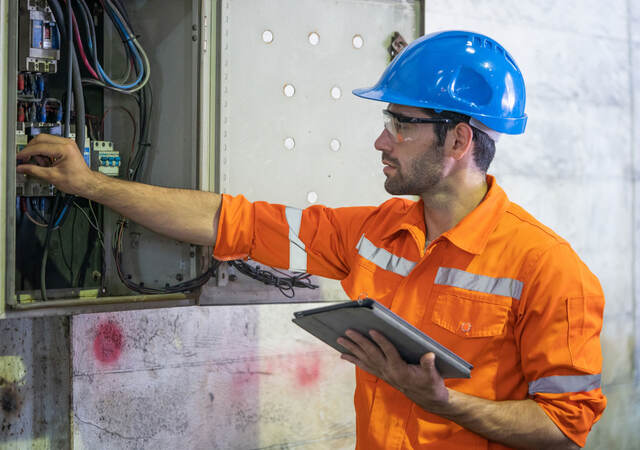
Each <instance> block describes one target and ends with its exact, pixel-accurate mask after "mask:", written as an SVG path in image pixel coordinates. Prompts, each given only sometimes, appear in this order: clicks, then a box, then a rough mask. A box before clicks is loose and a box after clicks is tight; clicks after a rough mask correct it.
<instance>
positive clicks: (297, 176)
mask: <svg viewBox="0 0 640 450" xmlns="http://www.w3.org/2000/svg"><path fill="white" fill-rule="evenodd" d="M219 14H220V35H219V39H220V83H219V86H218V89H219V92H220V121H219V127H220V129H219V133H218V142H219V147H220V149H219V158H218V160H217V167H216V169H217V177H216V179H218V180H219V183H218V184H217V185H215V186H212V187H214V188H215V189H219V191H220V192H223V193H228V194H232V195H237V194H243V195H244V196H245V197H247V198H248V199H249V200H251V201H257V200H264V201H270V202H274V203H281V204H287V205H290V206H295V207H298V208H305V207H307V206H310V205H312V204H323V205H326V206H330V207H338V206H354V205H377V204H380V203H382V202H383V201H385V200H386V199H387V198H388V194H387V193H386V192H385V190H384V175H383V173H382V165H381V162H380V155H379V152H377V151H376V150H375V149H374V148H373V142H374V141H375V139H376V137H377V136H378V135H379V133H380V132H381V130H382V114H381V110H382V109H383V108H385V107H386V105H385V104H384V103H380V102H373V101H365V100H362V99H359V98H357V97H355V96H354V95H353V94H352V93H351V91H352V90H353V89H355V88H359V87H365V86H371V85H373V84H374V83H375V82H376V81H377V80H378V78H379V76H380V75H381V74H382V72H383V70H384V68H385V67H386V65H387V64H388V63H389V61H390V52H389V46H390V43H391V38H392V35H393V33H394V32H399V33H400V34H401V35H402V36H403V37H404V39H405V40H406V41H407V42H411V41H412V40H413V39H415V38H417V37H418V36H420V35H422V34H423V31H424V4H423V2H422V1H410V0H338V1H332V2H330V6H329V5H328V4H327V2H318V1H315V0H256V1H223V2H221V4H220V12H219ZM227 275H231V278H230V279H232V280H235V281H233V282H228V283H226V286H225V287H224V288H220V287H218V288H211V289H206V290H205V291H204V292H203V294H202V296H201V298H200V301H201V303H217V304H219V303H255V302H267V303H268V302H281V301H291V300H289V299H287V298H286V297H284V296H283V295H282V294H281V293H280V292H278V290H277V289H270V290H269V289H265V288H264V287H261V286H260V285H259V284H256V283H255V282H254V281H252V280H247V279H246V278H245V277H243V276H241V275H237V274H236V273H235V270H234V269H229V272H228V274H227ZM227 279H228V278H227ZM223 281H224V280H223ZM315 282H317V283H318V284H319V285H320V289H316V290H308V289H296V290H295V299H294V300H295V301H319V300H342V299H346V297H345V294H344V292H343V291H342V289H341V287H340V286H339V284H338V283H337V282H335V281H333V280H326V279H318V278H315Z"/></svg>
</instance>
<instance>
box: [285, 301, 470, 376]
mask: <svg viewBox="0 0 640 450" xmlns="http://www.w3.org/2000/svg"><path fill="white" fill-rule="evenodd" d="M292 320H293V322H294V323H295V324H296V325H298V326H300V327H302V328H304V329H305V330H307V331H308V332H309V333H311V334H313V335H314V336H315V337H317V338H318V339H320V340H321V341H323V342H325V343H326V344H329V345H330V346H331V347H333V348H335V349H336V350H338V351H339V352H341V353H349V351H348V350H347V349H346V348H344V347H342V346H341V345H340V344H338V343H337V342H336V341H337V339H338V338H339V337H341V336H342V337H344V336H345V334H344V333H345V331H347V330H354V331H357V332H358V333H360V334H362V335H364V336H367V337H369V331H370V330H376V331H378V332H380V333H382V334H383V335H384V336H385V337H386V338H387V339H389V341H391V342H392V343H393V345H395V347H396V348H397V349H398V352H399V353H400V356H402V358H403V359H404V360H405V361H406V362H408V363H410V364H420V358H421V357H422V355H424V354H425V353H429V352H433V353H435V355H436V368H437V369H438V372H440V375H441V376H442V377H443V378H470V377H471V369H472V368H473V366H472V365H471V364H469V363H468V362H467V361H465V360H464V359H462V358H460V357H459V356H458V355H456V354H455V353H453V352H452V351H451V350H449V349H448V348H446V347H444V346H443V345H441V344H440V343H438V342H436V341H435V340H433V339H431V338H430V337H429V336H427V335H426V334H424V333H423V332H422V331H420V330H418V329H417V328H416V327H414V326H413V325H411V324H409V323H408V322H406V321H405V320H404V319H402V318H401V317H400V316H398V315H396V314H395V313H393V312H391V311H390V310H389V309H387V308H385V307H384V306H383V305H381V304H380V303H378V302H376V301H375V300H372V299H370V298H366V299H364V300H357V301H350V302H344V303H337V304H333V305H329V306H323V307H320V308H313V309H307V310H304V311H297V312H295V313H294V318H293V319H292Z"/></svg>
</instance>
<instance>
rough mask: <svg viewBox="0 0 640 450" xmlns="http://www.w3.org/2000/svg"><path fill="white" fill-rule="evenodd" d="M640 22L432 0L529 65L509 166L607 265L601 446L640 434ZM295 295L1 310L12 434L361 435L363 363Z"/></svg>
mask: <svg viewBox="0 0 640 450" xmlns="http://www.w3.org/2000/svg"><path fill="white" fill-rule="evenodd" d="M639 26H640V2H637V1H631V0H629V1H625V0H611V1H609V2H601V1H598V0H579V1H578V0H573V1H564V2H557V1H548V0H543V1H533V0H527V1H519V2H504V1H499V0H474V1H471V0H457V1H455V2H452V1H445V0H426V28H427V32H430V31H435V30H439V29H445V28H460V29H465V28H468V29H473V30H476V31H480V32H484V33H486V34H489V35H491V36H492V37H495V38H496V39H497V40H499V41H500V42H501V43H502V44H503V45H504V46H505V47H506V48H508V49H509V50H510V52H511V53H512V54H513V55H514V56H515V58H516V60H517V61H518V63H519V64H520V66H521V68H522V70H523V72H524V75H525V79H526V81H527V84H528V94H529V95H528V106H527V110H528V114H529V116H530V119H529V124H528V128H527V133H526V134H525V135H524V136H522V137H508V138H504V139H503V141H501V142H500V145H499V146H498V154H497V157H496V161H495V163H494V168H493V173H494V174H495V175H496V176H497V177H498V181H499V182H500V183H501V184H502V186H503V187H504V188H505V190H506V191H507V193H508V194H509V195H510V197H511V199H512V200H513V201H516V202H518V203H520V204H521V205H522V206H524V207H525V208H527V209H528V210H530V211H531V212H532V213H533V214H534V215H536V216H537V217H538V218H539V219H540V220H542V221H543V222H545V223H546V224H548V225H549V226H551V227H552V228H554V229H555V230H556V231H557V232H559V233H560V234H561V235H563V236H564V237H566V238H567V239H568V240H569V241H570V242H571V243H572V245H573V246H574V248H575V249H576V250H577V252H578V253H579V254H580V255H581V257H582V258H583V259H584V261H585V262H586V263H587V264H588V265H589V266H590V267H591V269H592V270H593V271H594V272H595V273H596V274H597V275H598V276H599V277H600V280H601V282H602V285H603V288H604V291H605V294H606V296H607V307H606V310H605V326H604V330H603V333H602V343H603V352H604V357H605V365H604V378H603V381H604V390H605V393H606V394H607V396H608V398H609V406H608V408H607V410H606V412H605V414H604V416H603V419H602V420H601V421H600V422H599V423H598V424H597V425H596V426H595V428H594V430H593V431H592V433H591V436H590V438H589V441H588V445H587V447H588V448H591V449H604V448H606V449H634V448H640V432H638V430H637V424H638V423H640V406H638V405H640V392H639V391H638V389H637V387H636V385H637V382H638V381H640V371H638V364H639V363H640V334H639V330H640V310H639V309H638V308H637V306H636V304H637V303H636V302H637V299H636V297H637V293H638V292H640V284H639V283H640V277H638V273H637V269H636V267H637V265H638V263H637V261H639V258H640V247H639V246H638V243H637V239H636V237H635V236H636V230H637V229H638V228H639V227H640V217H639V215H638V211H640V204H637V202H638V199H640V195H639V194H640V192H638V191H637V189H638V184H637V183H636V179H637V177H638V175H640V173H639V172H638V170H639V169H640V161H639V160H638V158H639V157H640V156H639V154H640V153H639V152H638V151H637V146H638V143H640V135H639V133H640V124H638V121H637V118H636V117H637V113H636V112H637V111H640V104H638V101H639V100H638V99H639V98H640V94H639V93H640V66H639V61H640V31H638V29H639V28H638V27H639ZM376 76H377V74H376ZM371 157H373V155H372V154H371ZM347 182H348V181H347V180H345V183H347ZM295 309H296V306H293V305H276V306H269V305H261V306H224V307H222V306H213V307H200V308H197V307H195V308H185V309H167V310H150V311H139V312H126V313H124V312H123V313H110V314H92V315H82V316H76V317H74V318H73V319H72V320H71V326H70V330H69V328H68V323H67V321H66V320H65V319H59V318H52V319H33V320H27V319H24V320H11V321H4V322H0V342H1V344H0V345H1V346H2V347H1V348H2V350H1V352H0V355H1V356H0V376H1V377H2V380H1V381H3V383H2V384H1V385H0V389H3V391H2V394H1V395H2V409H3V426H2V429H1V430H0V447H1V448H12V447H13V448H25V444H27V445H29V446H32V447H33V448H64V447H65V443H69V444H68V445H69V446H71V445H73V447H74V448H154V447H156V448H158V447H159V448H174V447H179V446H180V447H183V448H240V449H249V448H291V447H299V448H318V449H324V448H329V447H331V448H337V449H340V448H351V447H352V446H353V432H354V427H353V412H352V406H351V396H352V388H353V379H352V369H351V368H350V367H349V366H348V365H346V364H345V363H341V362H340V361H339V360H338V359H337V357H336V356H335V354H334V353H333V352H332V351H329V350H327V349H326V348H324V346H323V345H321V344H319V343H317V342H315V341H314V340H313V339H312V338H310V337H309V336H307V335H305V334H304V333H302V332H300V331H298V330H297V329H296V328H295V327H294V326H293V325H292V324H291V323H290V322H289V318H290V316H291V312H292V311H293V310H295ZM67 332H68V333H70V335H69V336H66V334H65V333H67ZM67 338H68V339H67ZM68 342H70V343H71V344H69V343H68ZM69 347H71V348H69ZM69 366H71V367H72V375H71V376H69V375H68V371H69ZM70 392H71V393H72V394H73V395H72V398H73V400H72V405H73V406H72V408H71V410H70V409H69V407H68V403H69V398H70ZM5 399H6V401H5ZM70 416H72V423H71V424H70V423H69V417H70ZM9 424H11V427H10V428H9Z"/></svg>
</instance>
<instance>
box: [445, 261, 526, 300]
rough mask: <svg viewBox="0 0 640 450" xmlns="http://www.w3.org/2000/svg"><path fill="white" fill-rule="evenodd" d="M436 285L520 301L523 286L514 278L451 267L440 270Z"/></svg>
mask: <svg viewBox="0 0 640 450" xmlns="http://www.w3.org/2000/svg"><path fill="white" fill-rule="evenodd" d="M435 284H443V285H445V286H454V287H459V288H462V289H468V290H470V291H476V292H485V293H487V294H495V295H503V296H505V297H513V298H515V299H516V300H520V295H522V286H523V284H522V281H519V280H514V279H512V278H492V277H488V276H486V275H476V274H475V273H470V272H465V271H464V270H459V269H451V268H449V267H440V268H438V274H437V275H436V281H435Z"/></svg>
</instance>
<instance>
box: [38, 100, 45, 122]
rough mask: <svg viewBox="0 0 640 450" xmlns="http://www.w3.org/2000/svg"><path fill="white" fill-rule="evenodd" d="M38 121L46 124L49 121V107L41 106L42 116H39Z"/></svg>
mask: <svg viewBox="0 0 640 450" xmlns="http://www.w3.org/2000/svg"><path fill="white" fill-rule="evenodd" d="M38 120H39V121H40V122H46V121H47V107H46V106H45V104H44V103H43V104H42V105H40V114H39V115H38Z"/></svg>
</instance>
